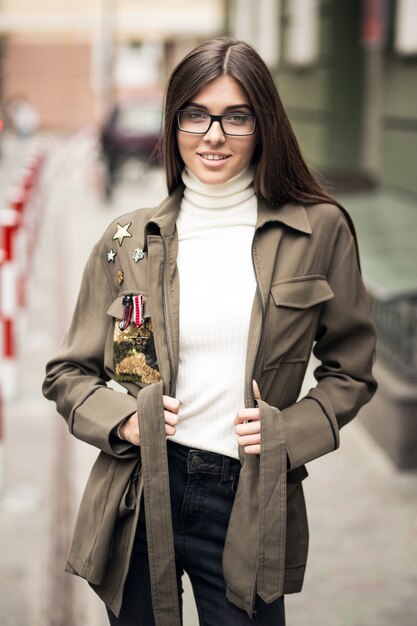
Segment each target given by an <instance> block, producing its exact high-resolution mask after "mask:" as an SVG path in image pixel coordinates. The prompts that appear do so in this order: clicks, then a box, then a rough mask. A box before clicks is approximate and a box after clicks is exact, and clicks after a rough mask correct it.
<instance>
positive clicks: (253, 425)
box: [234, 380, 261, 454]
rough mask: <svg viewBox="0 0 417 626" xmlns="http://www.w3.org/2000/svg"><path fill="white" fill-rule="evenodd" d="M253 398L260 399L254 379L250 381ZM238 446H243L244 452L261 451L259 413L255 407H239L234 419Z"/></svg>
mask: <svg viewBox="0 0 417 626" xmlns="http://www.w3.org/2000/svg"><path fill="white" fill-rule="evenodd" d="M252 385H253V395H254V397H255V400H260V399H261V394H260V392H259V387H258V385H257V382H256V380H253V381H252ZM234 423H235V430H236V434H237V442H238V444H239V446H243V449H244V450H245V452H246V454H260V453H261V414H260V411H259V409H258V408H256V409H241V410H240V411H238V412H237V415H236V417H235V420H234Z"/></svg>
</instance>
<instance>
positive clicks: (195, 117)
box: [181, 111, 207, 123]
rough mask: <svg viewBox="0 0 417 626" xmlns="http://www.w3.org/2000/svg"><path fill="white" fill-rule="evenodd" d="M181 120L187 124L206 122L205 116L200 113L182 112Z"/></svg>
mask: <svg viewBox="0 0 417 626" xmlns="http://www.w3.org/2000/svg"><path fill="white" fill-rule="evenodd" d="M181 117H182V119H183V120H184V121H187V122H194V123H198V122H205V121H206V120H207V114H206V113H203V112H202V111H183V112H182V115H181Z"/></svg>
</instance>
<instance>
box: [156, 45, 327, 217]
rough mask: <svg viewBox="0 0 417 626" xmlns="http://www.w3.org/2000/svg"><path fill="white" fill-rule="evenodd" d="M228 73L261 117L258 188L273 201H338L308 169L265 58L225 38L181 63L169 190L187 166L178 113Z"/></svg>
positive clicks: (173, 86) (169, 140)
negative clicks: (179, 140)
mask: <svg viewBox="0 0 417 626" xmlns="http://www.w3.org/2000/svg"><path fill="white" fill-rule="evenodd" d="M224 74H227V75H229V76H231V77H232V78H234V79H235V80H237V81H238V82H239V83H240V85H241V86H242V88H243V89H244V91H245V92H246V94H247V96H248V98H249V101H250V103H251V106H252V108H253V111H254V113H255V115H256V118H257V128H258V131H257V132H258V139H259V141H258V143H257V147H256V149H255V153H254V155H253V165H254V168H255V181H254V184H255V189H256V192H257V194H258V195H259V196H262V197H263V198H264V199H265V200H266V201H267V202H269V203H270V204H272V205H275V206H278V205H281V204H283V203H284V202H287V201H293V202H297V203H303V204H312V203H316V202H323V201H324V202H332V203H335V204H338V203H337V202H336V201H335V200H334V199H333V198H332V197H331V196H330V195H328V194H327V193H326V192H325V191H324V189H323V188H322V187H321V185H320V184H319V182H318V181H317V180H316V179H315V178H314V176H313V174H312V173H311V172H310V170H309V169H308V167H307V165H306V163H305V161H304V159H303V157H302V155H301V151H300V148H299V145H298V142H297V139H296V137H295V135H294V131H293V130H292V127H291V124H290V121H289V119H288V116H287V114H286V113H285V110H284V107H283V105H282V102H281V99H280V97H279V94H278V91H277V88H276V86H275V83H274V80H273V78H272V75H271V73H270V71H269V69H268V68H267V66H266V65H265V63H264V61H263V60H262V59H261V57H260V56H259V54H258V53H257V52H256V51H255V50H254V48H252V46H250V45H249V44H247V43H245V42H243V41H236V40H234V39H231V38H229V37H219V38H217V39H213V40H211V41H207V42H205V43H203V44H201V45H199V46H197V47H196V48H194V50H192V51H191V52H190V53H189V54H187V56H186V57H185V58H184V59H183V60H182V61H181V62H180V63H179V64H178V65H177V67H176V68H175V69H174V71H173V72H172V74H171V77H170V79H169V82H168V85H167V89H166V93H165V128H164V142H163V157H164V161H165V168H166V177H167V186H168V192H169V193H170V194H171V193H172V192H173V191H174V190H175V189H176V188H177V187H178V185H179V184H180V183H181V172H182V169H183V167H184V163H183V161H182V159H181V156H180V153H179V150H178V144H177V138H176V134H177V126H176V112H177V111H178V110H179V109H181V108H182V107H183V106H184V105H185V104H186V103H187V102H188V101H189V100H191V99H192V98H193V97H194V96H195V94H196V93H197V92H198V91H200V89H202V88H203V87H204V86H205V85H207V83H209V82H210V81H212V80H214V79H216V78H218V77H219V76H222V75H224Z"/></svg>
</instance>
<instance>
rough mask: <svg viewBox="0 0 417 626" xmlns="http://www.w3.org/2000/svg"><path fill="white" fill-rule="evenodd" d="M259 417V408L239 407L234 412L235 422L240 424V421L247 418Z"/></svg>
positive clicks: (256, 418)
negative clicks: (239, 408) (238, 409)
mask: <svg viewBox="0 0 417 626" xmlns="http://www.w3.org/2000/svg"><path fill="white" fill-rule="evenodd" d="M259 419H261V414H260V411H259V409H241V410H240V411H238V412H237V413H236V417H235V420H234V423H235V424H241V423H242V422H246V421H247V420H259Z"/></svg>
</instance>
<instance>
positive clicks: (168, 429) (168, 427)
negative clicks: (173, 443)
mask: <svg viewBox="0 0 417 626" xmlns="http://www.w3.org/2000/svg"><path fill="white" fill-rule="evenodd" d="M176 432H177V429H176V428H175V426H171V425H170V424H165V433H166V434H167V435H169V436H170V437H172V435H175V433H176Z"/></svg>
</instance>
